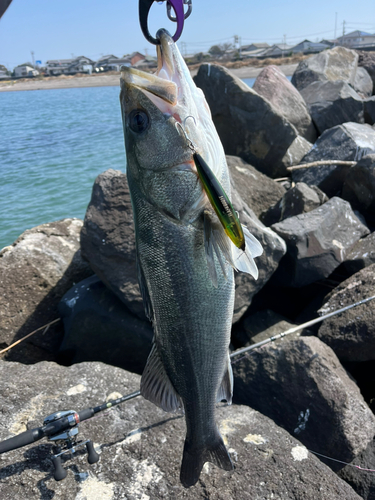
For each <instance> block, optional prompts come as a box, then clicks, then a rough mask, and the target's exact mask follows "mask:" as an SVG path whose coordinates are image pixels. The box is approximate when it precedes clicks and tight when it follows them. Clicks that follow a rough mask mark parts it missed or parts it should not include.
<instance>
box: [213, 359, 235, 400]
mask: <svg viewBox="0 0 375 500" xmlns="http://www.w3.org/2000/svg"><path fill="white" fill-rule="evenodd" d="M232 396H233V371H232V365H231V362H230V357H229V354H228V365H227V369H226V370H225V374H224V377H223V380H222V382H221V385H220V387H219V390H218V392H217V397H216V401H217V402H218V403H219V402H220V401H223V400H225V401H226V402H227V403H228V404H232Z"/></svg>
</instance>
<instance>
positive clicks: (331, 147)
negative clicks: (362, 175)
mask: <svg viewBox="0 0 375 500" xmlns="http://www.w3.org/2000/svg"><path fill="white" fill-rule="evenodd" d="M370 153H375V130H374V129H373V128H371V127H370V126H369V125H361V124H359V123H351V122H349V123H344V124H343V125H337V126H336V127H333V128H332V129H329V130H326V131H325V132H323V134H322V135H321V136H320V137H319V139H318V140H317V141H316V143H315V144H314V147H313V148H312V149H311V151H310V152H309V153H307V155H306V156H305V157H304V158H303V160H302V161H303V163H309V162H314V161H320V160H344V161H359V160H360V159H361V158H362V157H363V156H365V155H367V154H370ZM349 169H350V167H348V166H342V165H328V164H327V165H319V166H316V167H309V168H304V169H300V170H293V171H292V178H293V181H294V182H305V183H306V184H309V185H310V186H311V185H315V186H318V187H319V188H320V189H321V190H322V191H324V192H325V193H326V194H327V195H328V196H329V197H331V196H335V195H336V194H339V193H341V189H342V184H343V182H344V179H345V177H346V174H347V172H348V171H349Z"/></svg>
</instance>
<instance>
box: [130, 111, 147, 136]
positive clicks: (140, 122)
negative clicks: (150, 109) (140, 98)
mask: <svg viewBox="0 0 375 500" xmlns="http://www.w3.org/2000/svg"><path fill="white" fill-rule="evenodd" d="M149 123H150V119H149V117H148V114H147V113H146V112H145V111H143V110H141V109H133V111H132V112H131V113H130V115H129V127H130V128H131V130H132V131H133V132H136V133H137V134H139V133H141V132H144V131H145V130H147V128H148V126H149Z"/></svg>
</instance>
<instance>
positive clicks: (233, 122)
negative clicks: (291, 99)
mask: <svg viewBox="0 0 375 500" xmlns="http://www.w3.org/2000/svg"><path fill="white" fill-rule="evenodd" d="M194 81H195V83H196V85H197V86H198V87H200V88H201V89H202V90H203V92H204V94H205V96H206V99H207V102H208V104H209V106H210V108H211V113H212V119H213V121H214V124H215V127H216V129H217V131H218V134H219V136H220V139H221V141H222V143H223V146H224V150H225V152H226V153H227V154H229V155H235V156H240V157H241V158H243V159H244V160H245V161H247V162H248V163H250V164H251V165H254V167H256V168H257V169H258V170H260V171H261V172H263V173H264V174H266V175H268V176H269V177H283V176H285V175H286V174H287V171H286V168H285V166H284V165H283V163H282V160H283V158H284V156H285V154H286V152H287V150H288V149H289V147H290V145H291V144H292V143H293V141H294V140H295V139H296V137H297V136H298V132H297V130H296V128H295V127H294V126H293V125H291V124H290V123H289V122H288V121H287V120H286V119H285V118H284V116H282V115H281V114H280V113H279V112H278V111H277V110H276V109H275V108H274V107H273V106H272V104H271V103H270V102H269V101H268V100H267V99H264V97H262V96H260V95H259V94H257V92H255V91H254V90H253V89H251V88H249V87H248V86H247V85H246V84H245V83H244V82H243V81H242V80H240V79H239V78H237V77H236V76H234V75H232V74H231V73H230V71H229V70H227V69H226V68H223V67H221V66H216V65H211V64H202V65H201V66H200V68H199V71H198V74H197V76H195V77H194Z"/></svg>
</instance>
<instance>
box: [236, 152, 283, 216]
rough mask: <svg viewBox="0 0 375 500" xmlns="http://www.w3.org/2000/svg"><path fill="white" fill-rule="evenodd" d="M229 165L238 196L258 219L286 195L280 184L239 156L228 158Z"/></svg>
mask: <svg viewBox="0 0 375 500" xmlns="http://www.w3.org/2000/svg"><path fill="white" fill-rule="evenodd" d="M227 163H228V167H229V172H230V175H231V176H232V179H233V180H234V183H235V186H236V189H237V192H238V194H239V195H240V197H241V198H242V199H243V201H244V202H245V203H246V204H247V205H248V206H249V207H250V208H251V210H253V211H254V213H255V215H256V216H257V217H259V216H260V214H261V213H262V212H263V211H265V210H267V209H268V207H269V206H270V205H272V204H274V203H276V202H277V201H278V200H279V199H280V197H281V196H282V195H283V194H284V193H285V188H284V187H283V186H281V185H280V183H278V182H275V181H274V180H273V179H271V178H270V177H267V176H266V175H264V174H262V173H261V172H259V170H257V169H256V168H254V167H253V166H251V165H249V164H248V163H246V162H245V161H243V160H242V159H241V158H239V157H238V156H227Z"/></svg>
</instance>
